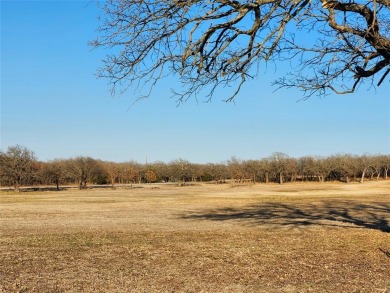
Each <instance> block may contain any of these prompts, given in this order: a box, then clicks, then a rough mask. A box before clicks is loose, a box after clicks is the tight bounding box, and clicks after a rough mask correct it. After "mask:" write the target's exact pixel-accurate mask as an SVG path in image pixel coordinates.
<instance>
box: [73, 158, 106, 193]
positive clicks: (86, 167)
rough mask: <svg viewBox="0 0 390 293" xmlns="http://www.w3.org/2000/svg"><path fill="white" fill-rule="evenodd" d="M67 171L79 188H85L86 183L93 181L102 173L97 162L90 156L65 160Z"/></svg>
mask: <svg viewBox="0 0 390 293" xmlns="http://www.w3.org/2000/svg"><path fill="white" fill-rule="evenodd" d="M66 165H67V167H66V168H67V172H68V174H69V175H70V177H72V178H73V179H74V180H75V181H77V184H78V187H79V189H85V188H87V183H88V182H91V181H93V180H94V179H95V178H97V176H98V175H99V174H100V173H103V172H102V170H101V166H100V165H99V164H98V162H97V161H96V160H95V159H93V158H90V157H76V158H74V159H70V160H67V162H66Z"/></svg>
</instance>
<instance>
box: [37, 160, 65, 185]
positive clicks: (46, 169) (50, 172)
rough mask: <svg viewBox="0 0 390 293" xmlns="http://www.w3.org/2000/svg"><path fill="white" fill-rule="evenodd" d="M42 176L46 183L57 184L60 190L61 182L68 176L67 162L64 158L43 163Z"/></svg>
mask: <svg viewBox="0 0 390 293" xmlns="http://www.w3.org/2000/svg"><path fill="white" fill-rule="evenodd" d="M40 173H41V174H40V175H41V178H42V180H44V181H45V182H46V183H49V184H55V185H56V189H57V190H58V191H59V190H60V183H61V182H62V181H63V180H64V179H65V178H66V172H65V164H64V161H63V160H52V161H49V162H46V163H44V164H43V165H42V169H41V172H40Z"/></svg>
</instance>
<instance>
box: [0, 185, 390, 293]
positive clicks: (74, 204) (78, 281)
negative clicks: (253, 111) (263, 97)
mask: <svg viewBox="0 0 390 293" xmlns="http://www.w3.org/2000/svg"><path fill="white" fill-rule="evenodd" d="M158 187H159V188H156V189H151V188H149V186H144V188H138V189H133V190H125V189H117V190H109V189H92V190H85V191H78V190H68V191H61V192H41V193H39V192H26V193H21V194H14V193H10V192H2V193H1V192H0V233H1V239H0V282H1V283H0V292H378V293H384V292H390V256H389V255H388V254H390V233H389V231H390V181H388V182H385V181H380V182H367V183H364V184H341V183H325V184H319V183H305V184H298V183H297V184H285V185H282V186H279V185H274V184H270V185H264V184H261V185H255V186H235V187H234V188H232V186H231V185H228V184H226V185H197V186H188V187H174V186H166V185H159V186H158Z"/></svg>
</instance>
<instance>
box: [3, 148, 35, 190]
mask: <svg viewBox="0 0 390 293" xmlns="http://www.w3.org/2000/svg"><path fill="white" fill-rule="evenodd" d="M36 163H37V159H36V157H35V155H34V152H33V151H30V150H29V149H27V148H26V147H23V146H20V145H15V146H10V147H9V148H8V149H7V151H6V152H2V151H0V177H2V179H3V180H5V181H7V182H8V183H9V184H12V185H13V186H14V190H15V191H16V192H19V191H20V186H21V185H22V184H28V183H29V182H30V181H31V179H32V178H33V177H34V174H35V173H36V171H37V168H36V167H37V164H36Z"/></svg>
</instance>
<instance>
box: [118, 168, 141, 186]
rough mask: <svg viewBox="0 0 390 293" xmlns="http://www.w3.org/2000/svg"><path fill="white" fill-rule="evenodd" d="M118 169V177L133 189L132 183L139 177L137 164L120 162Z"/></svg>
mask: <svg viewBox="0 0 390 293" xmlns="http://www.w3.org/2000/svg"><path fill="white" fill-rule="evenodd" d="M119 169H120V170H119V178H120V180H121V181H122V183H127V184H129V183H130V188H131V189H133V184H134V183H135V181H136V180H137V179H138V178H139V177H140V166H139V164H138V163H136V162H126V163H121V164H120V166H119Z"/></svg>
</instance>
